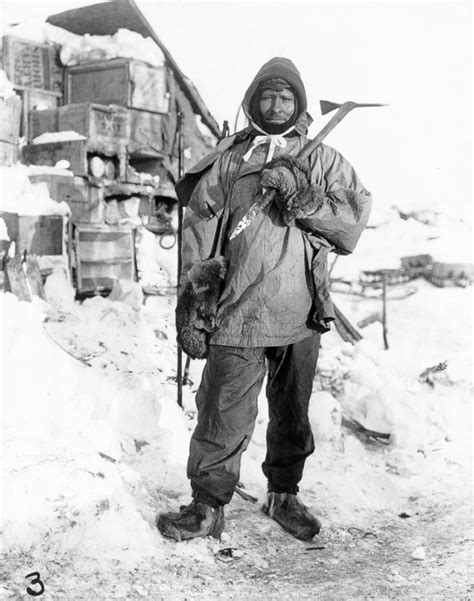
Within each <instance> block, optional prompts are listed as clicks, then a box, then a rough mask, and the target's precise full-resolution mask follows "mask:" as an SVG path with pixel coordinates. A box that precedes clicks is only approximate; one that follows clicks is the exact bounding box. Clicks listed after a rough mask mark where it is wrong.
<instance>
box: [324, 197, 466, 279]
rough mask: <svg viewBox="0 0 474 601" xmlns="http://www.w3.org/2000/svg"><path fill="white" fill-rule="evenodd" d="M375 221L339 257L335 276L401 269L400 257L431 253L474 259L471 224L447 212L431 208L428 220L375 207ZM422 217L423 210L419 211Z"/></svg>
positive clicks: (439, 258) (445, 259) (443, 257)
mask: <svg viewBox="0 0 474 601" xmlns="http://www.w3.org/2000/svg"><path fill="white" fill-rule="evenodd" d="M375 215H376V216H375V217H374V225H373V227H372V228H369V229H367V230H365V232H364V233H363V235H362V237H361V239H360V241H359V243H358V245H357V249H356V251H355V252H354V254H353V255H348V256H344V257H340V258H339V259H338V261H337V263H336V265H335V267H334V270H333V271H332V274H331V276H332V277H334V278H339V277H340V278H345V279H349V280H358V279H359V274H360V272H361V271H362V270H377V269H398V268H400V266H401V264H400V258H401V257H405V256H410V255H420V254H429V255H431V256H432V257H433V259H434V260H435V261H440V262H443V263H472V262H473V251H472V228H471V225H470V224H469V223H465V222H463V221H460V220H457V219H454V218H452V217H449V216H448V215H446V214H434V213H432V212H430V219H429V221H430V222H428V223H423V222H421V221H419V220H418V219H415V218H408V219H406V220H405V219H402V218H401V217H400V215H399V213H398V211H396V210H394V209H392V210H388V211H383V210H381V211H380V212H378V211H377V210H376V211H375ZM420 219H423V212H420Z"/></svg>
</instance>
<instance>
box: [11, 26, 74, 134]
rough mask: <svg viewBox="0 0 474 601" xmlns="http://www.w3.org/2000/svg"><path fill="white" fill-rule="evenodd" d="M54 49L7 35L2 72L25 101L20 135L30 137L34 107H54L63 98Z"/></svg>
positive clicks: (60, 71) (60, 76) (59, 69)
mask: <svg viewBox="0 0 474 601" xmlns="http://www.w3.org/2000/svg"><path fill="white" fill-rule="evenodd" d="M57 55H58V49H57V48H56V47H55V46H50V45H46V44H38V43H35V42H31V41H30V40H23V39H21V38H17V37H14V36H10V35H6V36H4V37H3V40H2V61H3V69H4V71H5V73H6V74H7V77H8V79H9V80H10V81H11V82H12V84H13V85H14V87H15V90H16V92H17V93H18V94H19V95H20V97H21V100H22V103H21V104H22V108H21V127H20V135H21V136H23V137H24V138H25V139H27V140H28V139H29V138H30V131H29V115H30V112H31V111H32V110H33V109H35V108H54V107H56V106H58V105H59V104H60V103H61V99H62V77H63V75H62V68H61V66H60V65H59V61H58V58H57Z"/></svg>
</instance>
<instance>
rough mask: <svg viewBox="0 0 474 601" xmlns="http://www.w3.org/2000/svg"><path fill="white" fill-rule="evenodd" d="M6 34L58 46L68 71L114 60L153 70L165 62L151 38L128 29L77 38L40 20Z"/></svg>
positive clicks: (6, 28) (18, 26) (31, 21)
mask: <svg viewBox="0 0 474 601" xmlns="http://www.w3.org/2000/svg"><path fill="white" fill-rule="evenodd" d="M3 34H4V35H12V36H15V37H18V38H22V39H26V40H30V41H32V42H36V43H38V44H58V45H59V46H60V47H61V49H60V59H61V63H62V64H63V65H64V66H66V67H70V66H72V65H77V64H79V63H88V62H91V61H99V60H111V59H114V58H132V59H137V60H140V61H145V62H147V63H149V64H150V65H152V66H154V67H161V66H163V65H164V62H165V57H164V54H163V52H162V51H161V49H160V48H159V46H157V44H155V42H154V41H153V40H152V39H151V38H145V37H144V36H142V35H140V34H139V33H137V32H135V31H130V30H128V29H119V30H118V31H117V32H116V33H115V34H114V35H89V34H85V35H76V34H74V33H71V32H69V31H67V30H65V29H62V28H60V27H55V26H54V25H50V24H49V23H44V22H43V21H41V20H40V19H25V20H24V21H22V22H21V23H20V24H18V25H12V26H9V27H4V28H3Z"/></svg>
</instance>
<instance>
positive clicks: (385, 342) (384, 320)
mask: <svg viewBox="0 0 474 601" xmlns="http://www.w3.org/2000/svg"><path fill="white" fill-rule="evenodd" d="M382 283H383V293H382V327H383V345H384V348H385V350H386V351H387V350H388V348H389V347H388V337H387V274H386V273H384V274H383V279H382Z"/></svg>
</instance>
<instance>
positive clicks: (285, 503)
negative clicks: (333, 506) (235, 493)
mask: <svg viewBox="0 0 474 601" xmlns="http://www.w3.org/2000/svg"><path fill="white" fill-rule="evenodd" d="M262 511H263V513H265V514H266V515H268V516H270V517H271V518H273V519H274V520H275V521H276V522H278V523H279V524H280V526H282V528H284V529H285V530H286V531H287V532H289V533H290V534H292V535H293V536H294V537H296V538H299V539H300V540H304V541H310V540H311V539H312V538H313V536H314V535H315V534H318V533H319V531H320V530H321V523H320V521H319V520H317V519H316V518H315V517H314V515H311V514H310V513H309V511H308V510H307V509H306V507H305V506H304V505H303V504H302V503H300V502H299V500H298V499H297V497H296V495H293V494H291V493H286V492H285V493H277V492H269V493H267V500H266V502H265V504H264V505H263V507H262Z"/></svg>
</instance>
